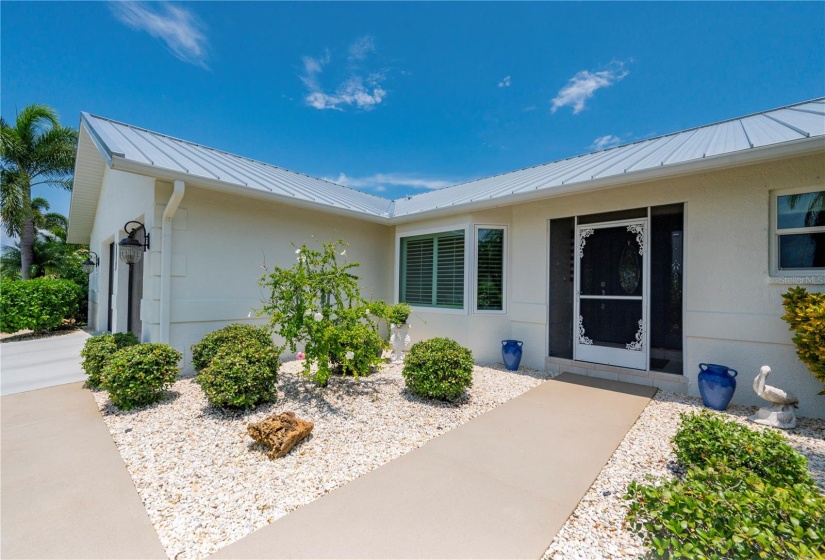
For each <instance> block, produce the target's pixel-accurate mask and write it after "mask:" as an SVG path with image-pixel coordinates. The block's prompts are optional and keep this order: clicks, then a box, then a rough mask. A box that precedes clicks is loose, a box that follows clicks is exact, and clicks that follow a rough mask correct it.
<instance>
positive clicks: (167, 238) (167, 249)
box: [160, 181, 186, 344]
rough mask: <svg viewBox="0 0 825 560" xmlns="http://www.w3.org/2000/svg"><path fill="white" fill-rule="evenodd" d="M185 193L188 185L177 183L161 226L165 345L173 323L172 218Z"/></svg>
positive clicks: (162, 319) (161, 278)
mask: <svg viewBox="0 0 825 560" xmlns="http://www.w3.org/2000/svg"><path fill="white" fill-rule="evenodd" d="M185 191H186V183H184V182H183V181H175V187H174V189H173V190H172V196H170V197H169V202H167V203H166V208H164V209H163V219H162V220H161V226H160V227H161V234H160V236H161V239H160V342H162V343H164V344H169V329H170V325H171V323H172V314H171V305H172V218H174V217H175V212H177V211H178V206H180V201H181V200H183V194H184V192H185Z"/></svg>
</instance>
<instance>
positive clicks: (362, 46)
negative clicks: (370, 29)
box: [348, 35, 375, 61]
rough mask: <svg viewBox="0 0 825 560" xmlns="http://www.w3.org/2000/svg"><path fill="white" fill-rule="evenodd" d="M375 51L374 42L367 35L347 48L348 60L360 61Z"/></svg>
mask: <svg viewBox="0 0 825 560" xmlns="http://www.w3.org/2000/svg"><path fill="white" fill-rule="evenodd" d="M374 51H375V41H374V40H373V38H372V37H370V36H369V35H366V36H364V37H359V38H357V39H356V40H355V41H354V42H353V43H352V44H351V45H350V46H349V57H348V58H349V60H350V61H361V60H364V59H365V58H367V55H368V54H370V53H371V52H374Z"/></svg>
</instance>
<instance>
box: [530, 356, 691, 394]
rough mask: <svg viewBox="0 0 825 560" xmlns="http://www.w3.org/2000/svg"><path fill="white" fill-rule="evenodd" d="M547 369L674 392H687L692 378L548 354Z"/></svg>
mask: <svg viewBox="0 0 825 560" xmlns="http://www.w3.org/2000/svg"><path fill="white" fill-rule="evenodd" d="M544 365H545V368H546V369H547V371H550V372H552V373H563V372H569V373H576V374H579V375H586V376H588V377H599V378H601V379H610V380H612V381H625V382H627V383H635V384H637V385H650V386H653V387H657V388H659V389H662V390H663V391H671V392H673V393H687V392H688V390H689V388H690V380H689V379H688V378H687V377H686V376H685V375H684V374H681V375H680V374H678V373H663V372H659V371H651V370H649V369H648V370H641V369H631V368H623V367H618V366H608V365H604V364H595V363H592V362H581V361H578V360H569V359H566V358H556V357H554V356H548V357H546V358H545V359H544Z"/></svg>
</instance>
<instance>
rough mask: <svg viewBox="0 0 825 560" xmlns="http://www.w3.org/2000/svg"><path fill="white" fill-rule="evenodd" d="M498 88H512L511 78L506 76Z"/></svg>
mask: <svg viewBox="0 0 825 560" xmlns="http://www.w3.org/2000/svg"><path fill="white" fill-rule="evenodd" d="M498 87H501V88H504V87H510V76H504V78H502V80H501V81H500V82H499V83H498Z"/></svg>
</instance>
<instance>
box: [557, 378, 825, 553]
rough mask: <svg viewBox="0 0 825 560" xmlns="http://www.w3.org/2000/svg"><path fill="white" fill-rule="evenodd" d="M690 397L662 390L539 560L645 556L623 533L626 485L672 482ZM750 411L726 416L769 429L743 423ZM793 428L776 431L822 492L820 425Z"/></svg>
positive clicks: (810, 422)
mask: <svg viewBox="0 0 825 560" xmlns="http://www.w3.org/2000/svg"><path fill="white" fill-rule="evenodd" d="M702 408H703V407H702V401H701V399H698V398H695V397H688V396H685V395H678V394H674V393H668V392H662V391H660V392H659V393H657V394H656V396H655V397H654V398H653V400H651V401H650V403H649V404H648V406H647V407H646V408H645V410H644V412H642V414H641V416H640V417H639V419H638V420H637V421H636V424H635V425H634V426H633V428H631V430H630V431H629V432H628V433H627V435H626V436H625V438H624V439H623V440H622V443H621V444H620V445H619V447H618V448H617V449H616V452H615V453H613V456H612V457H611V458H610V460H609V461H608V462H607V465H605V467H604V469H602V472H601V473H600V474H599V476H598V477H597V478H596V480H595V482H594V483H593V486H591V487H590V490H589V491H588V492H587V494H585V496H584V498H582V500H581V502H579V505H578V507H577V508H576V509H575V511H574V512H573V514H572V515H571V516H570V518H569V519H568V520H567V522H566V523H565V524H564V526H563V527H562V529H561V531H559V533H558V534H557V535H556V537H555V539H553V542H552V543H551V544H550V548H548V549H547V551H546V552H545V554H544V556H543V557H542V560H549V559H574V560H575V559H582V560H584V559H586V560H598V559H602V558H639V557H641V556H642V555H643V554H644V553H645V548H644V547H643V546H642V541H641V539H640V538H639V537H638V536H636V534H635V533H633V532H630V531H627V530H625V526H624V518H625V515H626V513H627V502H626V501H625V500H624V498H623V497H624V494H625V490H626V488H627V485H628V484H629V483H630V482H631V481H632V480H638V481H644V480H645V475H647V474H650V475H653V476H654V477H667V478H672V477H673V476H674V472H673V471H672V470H671V468H670V467H672V466H673V465H674V463H675V461H676V456H675V454H674V453H673V448H672V446H671V443H670V439H671V438H672V437H673V436H674V435H675V434H676V429H677V427H678V424H679V414H680V413H682V412H684V413H688V412H693V411H698V410H701V409H702ZM755 410H756V408H755V407H754V408H746V407H740V406H730V407H728V410H727V411H726V414H728V415H729V417H730V418H733V419H735V420H737V421H739V422H742V423H743V424H746V425H748V426H749V427H752V428H757V429H773V428H767V427H764V426H760V425H758V424H754V423H752V422H749V421H748V420H747V416H748V415H750V414H753V412H754V411H755ZM797 420H798V425H797V428H796V429H794V430H791V431H781V433H782V434H783V435H784V436H785V437H786V438H787V439H788V441H789V443H790V444H791V446H793V447H794V448H795V449H797V450H798V451H799V452H801V453H802V454H804V455H805V456H806V457H807V459H808V470H809V471H810V472H811V474H812V475H813V477H814V479H815V480H816V481H817V483H818V484H819V486H820V488H822V489H823V491H825V421H823V420H817V419H810V418H798V419H797Z"/></svg>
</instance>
